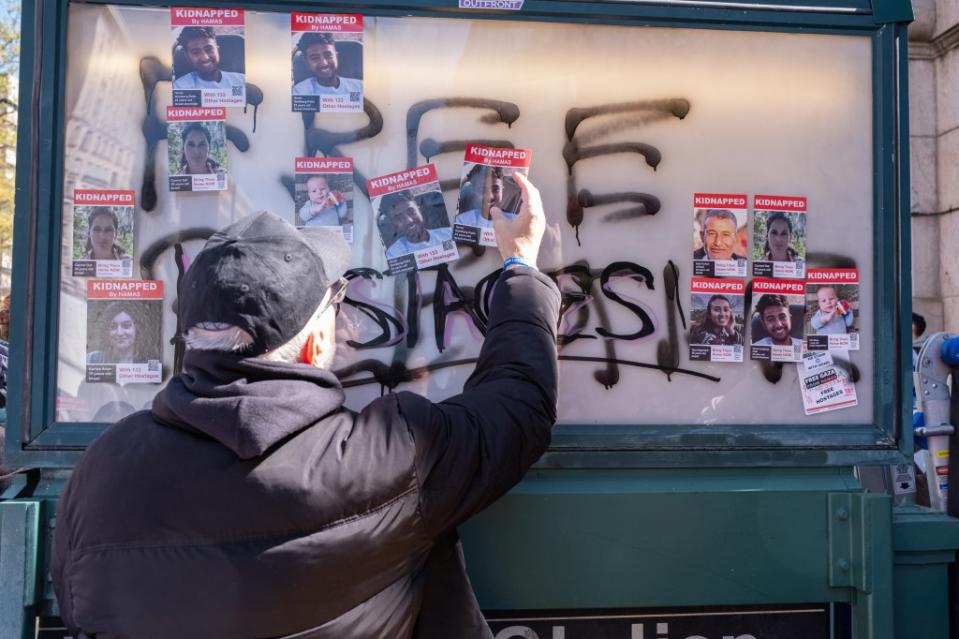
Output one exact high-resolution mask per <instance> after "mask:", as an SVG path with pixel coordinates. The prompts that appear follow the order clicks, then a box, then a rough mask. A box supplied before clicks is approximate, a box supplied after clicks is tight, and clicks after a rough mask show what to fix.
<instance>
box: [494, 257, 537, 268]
mask: <svg viewBox="0 0 959 639" xmlns="http://www.w3.org/2000/svg"><path fill="white" fill-rule="evenodd" d="M513 264H522V265H523V266H528V267H530V268H531V269H533V270H535V271H538V270H539V269H538V268H536V265H535V264H533V263H532V262H527V261H526V260H524V259H523V258H521V257H516V256H513V257H507V258H506V261H504V262H503V270H504V271H505V270H506V269H507V268H508V267H509V266H511V265H513Z"/></svg>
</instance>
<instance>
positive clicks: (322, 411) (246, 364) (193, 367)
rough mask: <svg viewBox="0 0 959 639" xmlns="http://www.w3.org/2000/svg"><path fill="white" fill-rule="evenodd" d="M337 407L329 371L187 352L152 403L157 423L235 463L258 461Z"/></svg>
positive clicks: (338, 393) (338, 396)
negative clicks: (217, 446)
mask: <svg viewBox="0 0 959 639" xmlns="http://www.w3.org/2000/svg"><path fill="white" fill-rule="evenodd" d="M342 406H343V388H342V387H341V386H340V382H339V380H337V379H336V376H334V375H333V373H331V372H330V371H326V370H321V369H318V368H314V367H312V366H307V365H306V364H286V363H281V362H272V361H268V360H263V359H257V358H248V357H242V356H238V355H234V354H232V353H224V352H218V351H188V352H187V354H186V357H185V358H184V362H183V372H182V373H180V375H179V376H177V377H175V378H173V379H172V380H170V382H169V383H168V384H167V386H166V388H164V389H163V390H162V391H160V392H159V393H158V394H157V396H156V397H155V398H154V399H153V408H152V412H153V415H154V416H155V417H156V418H157V419H158V420H159V421H161V422H164V423H166V424H169V425H173V426H177V427H179V428H183V429H186V430H192V431H199V432H201V433H204V434H205V435H208V436H209V437H212V438H213V439H215V440H217V441H218V442H220V443H221V444H223V445H224V446H226V447H227V448H229V449H230V450H232V451H233V452H234V453H236V455H237V456H238V457H240V458H241V459H250V458H253V457H257V456H259V455H262V454H263V452H264V451H266V450H267V449H268V448H270V447H271V446H273V445H274V444H276V443H277V442H279V441H280V440H282V439H284V438H286V437H288V436H289V435H292V434H293V433H296V432H299V431H301V430H303V429H304V428H306V427H307V426H310V425H312V424H314V423H316V422H317V421H319V420H321V419H322V418H323V417H325V416H326V415H329V414H330V413H333V412H335V411H337V410H339V409H340V408H341V407H342Z"/></svg>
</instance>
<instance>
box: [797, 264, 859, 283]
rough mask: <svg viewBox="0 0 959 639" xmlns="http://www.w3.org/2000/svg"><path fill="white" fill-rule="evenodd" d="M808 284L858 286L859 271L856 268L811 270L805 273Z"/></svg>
mask: <svg viewBox="0 0 959 639" xmlns="http://www.w3.org/2000/svg"><path fill="white" fill-rule="evenodd" d="M806 281H807V283H809V284H819V283H825V282H828V283H830V284H858V283H859V269H856V268H811V269H808V270H807V271H806Z"/></svg>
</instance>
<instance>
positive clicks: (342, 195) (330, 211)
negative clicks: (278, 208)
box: [293, 158, 353, 243]
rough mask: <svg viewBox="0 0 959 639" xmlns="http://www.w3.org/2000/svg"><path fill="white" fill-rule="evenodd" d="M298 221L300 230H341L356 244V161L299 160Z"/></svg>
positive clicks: (296, 165)
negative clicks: (354, 190)
mask: <svg viewBox="0 0 959 639" xmlns="http://www.w3.org/2000/svg"><path fill="white" fill-rule="evenodd" d="M293 176H294V185H295V187H294V194H293V199H294V208H295V209H296V210H295V214H294V220H295V221H296V226H297V227H300V228H306V227H313V226H325V227H327V228H335V229H338V230H339V231H340V232H341V233H342V234H343V239H345V240H346V241H347V242H350V243H352V242H353V159H352V158H296V159H295V160H294V166H293Z"/></svg>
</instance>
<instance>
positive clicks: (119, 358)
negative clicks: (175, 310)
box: [86, 279, 163, 384]
mask: <svg viewBox="0 0 959 639" xmlns="http://www.w3.org/2000/svg"><path fill="white" fill-rule="evenodd" d="M162 327H163V282H161V281H154V280H95V279H91V280H87V356H86V380H87V381H88V382H91V383H105V384H106V383H109V384H159V383H160V382H161V381H162V377H163V371H162V366H161V364H160V360H161V357H162V353H163V344H162V334H161V331H162Z"/></svg>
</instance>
